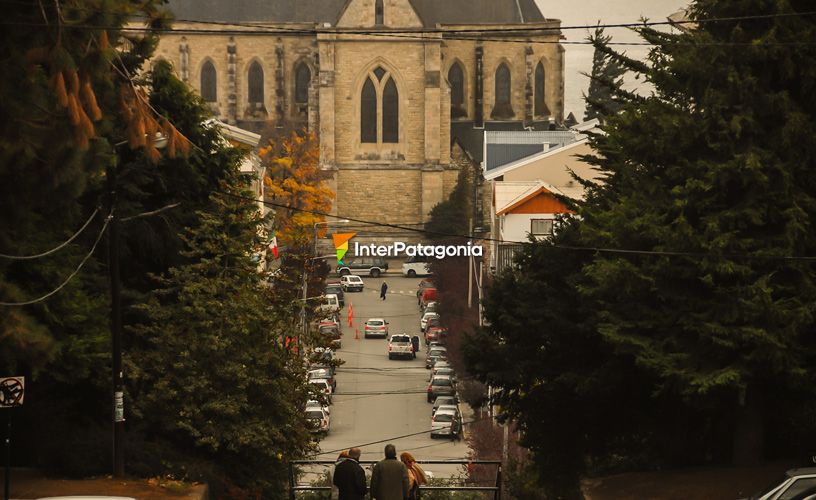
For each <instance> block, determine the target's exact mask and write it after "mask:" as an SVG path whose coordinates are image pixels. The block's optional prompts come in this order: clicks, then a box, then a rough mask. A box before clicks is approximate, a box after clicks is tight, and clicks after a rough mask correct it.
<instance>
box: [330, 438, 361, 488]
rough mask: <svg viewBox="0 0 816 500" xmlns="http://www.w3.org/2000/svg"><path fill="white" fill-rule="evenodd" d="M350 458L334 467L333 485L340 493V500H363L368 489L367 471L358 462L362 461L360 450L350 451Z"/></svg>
mask: <svg viewBox="0 0 816 500" xmlns="http://www.w3.org/2000/svg"><path fill="white" fill-rule="evenodd" d="M348 456H349V457H348V458H347V459H346V460H343V461H342V462H339V463H338V464H337V465H336V466H335V467H334V478H333V479H332V483H333V484H334V485H335V486H337V489H338V490H339V492H340V496H339V500H363V499H364V498H365V494H366V492H367V491H368V487H367V486H366V477H365V471H363V468H362V467H360V464H359V463H358V462H357V461H358V460H359V459H360V448H352V449H350V450H349V451H348Z"/></svg>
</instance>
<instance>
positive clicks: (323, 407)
mask: <svg viewBox="0 0 816 500" xmlns="http://www.w3.org/2000/svg"><path fill="white" fill-rule="evenodd" d="M310 408H317V409H319V410H323V411H324V412H326V413H327V414H329V415H331V406H329V405H324V404H322V403H321V402H320V401H318V400H316V399H310V400H309V401H306V409H307V410H308V409H310Z"/></svg>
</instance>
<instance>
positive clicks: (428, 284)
mask: <svg viewBox="0 0 816 500" xmlns="http://www.w3.org/2000/svg"><path fill="white" fill-rule="evenodd" d="M426 288H436V285H434V282H433V279H431V278H425V279H424V280H422V281H420V282H419V285H417V292H416V296H417V304H419V303H420V302H419V299H420V297H422V292H424V291H425V289H426Z"/></svg>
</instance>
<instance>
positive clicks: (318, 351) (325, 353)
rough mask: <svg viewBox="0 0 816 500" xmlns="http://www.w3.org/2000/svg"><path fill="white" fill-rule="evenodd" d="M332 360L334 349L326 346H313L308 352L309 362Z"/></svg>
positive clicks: (329, 361)
mask: <svg viewBox="0 0 816 500" xmlns="http://www.w3.org/2000/svg"><path fill="white" fill-rule="evenodd" d="M333 360H334V351H333V350H331V349H329V348H327V347H315V348H314V350H313V351H312V352H311V353H309V362H310V363H317V364H330V363H331V362H332V361H333Z"/></svg>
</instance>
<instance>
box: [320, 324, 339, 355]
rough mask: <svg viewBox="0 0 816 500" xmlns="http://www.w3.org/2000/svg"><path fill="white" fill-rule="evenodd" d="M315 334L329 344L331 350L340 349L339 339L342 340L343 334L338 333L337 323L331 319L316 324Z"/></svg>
mask: <svg viewBox="0 0 816 500" xmlns="http://www.w3.org/2000/svg"><path fill="white" fill-rule="evenodd" d="M317 332H318V333H319V334H320V335H322V336H323V337H325V338H326V339H327V340H328V341H329V342H330V343H331V346H332V348H334V349H340V348H341V347H342V345H343V344H342V340H341V339H342V338H343V334H342V333H341V332H340V323H339V322H337V321H334V320H333V319H331V320H323V321H321V322H320V323H318V325H317Z"/></svg>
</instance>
